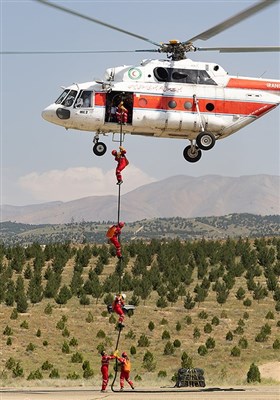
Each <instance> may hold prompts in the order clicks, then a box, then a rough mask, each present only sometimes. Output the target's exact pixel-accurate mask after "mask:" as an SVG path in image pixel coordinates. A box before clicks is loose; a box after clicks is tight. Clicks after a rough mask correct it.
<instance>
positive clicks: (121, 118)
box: [116, 101, 128, 124]
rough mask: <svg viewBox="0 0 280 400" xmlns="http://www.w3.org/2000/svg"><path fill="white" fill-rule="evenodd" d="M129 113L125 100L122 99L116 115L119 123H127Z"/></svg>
mask: <svg viewBox="0 0 280 400" xmlns="http://www.w3.org/2000/svg"><path fill="white" fill-rule="evenodd" d="M127 115H128V111H127V109H126V108H125V106H124V105H123V102H122V101H121V102H120V104H119V105H118V108H117V112H116V116H117V120H118V123H119V124H126V123H127Z"/></svg>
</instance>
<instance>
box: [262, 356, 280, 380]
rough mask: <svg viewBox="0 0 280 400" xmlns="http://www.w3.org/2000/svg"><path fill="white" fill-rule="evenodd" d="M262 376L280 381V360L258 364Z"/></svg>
mask: <svg viewBox="0 0 280 400" xmlns="http://www.w3.org/2000/svg"><path fill="white" fill-rule="evenodd" d="M259 370H260V373H261V377H262V378H266V379H273V380H275V381H279V382H280V361H279V362H270V363H266V364H264V365H261V366H259Z"/></svg>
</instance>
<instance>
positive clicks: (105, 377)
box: [100, 350, 116, 392]
mask: <svg viewBox="0 0 280 400" xmlns="http://www.w3.org/2000/svg"><path fill="white" fill-rule="evenodd" d="M100 354H101V374H102V388H101V392H105V391H106V388H107V385H108V381H109V362H110V360H113V359H115V358H116V356H115V355H111V356H109V355H108V354H107V353H106V351H105V350H102V351H101V353H100Z"/></svg>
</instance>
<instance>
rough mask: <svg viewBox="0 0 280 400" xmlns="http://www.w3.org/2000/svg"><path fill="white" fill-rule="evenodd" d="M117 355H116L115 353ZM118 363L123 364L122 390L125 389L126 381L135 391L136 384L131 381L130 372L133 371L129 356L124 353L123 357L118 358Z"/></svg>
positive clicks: (121, 375)
mask: <svg viewBox="0 0 280 400" xmlns="http://www.w3.org/2000/svg"><path fill="white" fill-rule="evenodd" d="M115 354H116V353H115ZM116 358H117V360H118V362H119V363H120V364H121V374H120V387H121V390H123V389H124V380H126V382H127V383H128V384H129V386H130V387H131V389H134V384H133V382H132V380H131V379H130V377H129V376H130V370H131V363H130V360H129V358H128V355H127V354H126V352H123V353H122V356H121V357H118V356H116Z"/></svg>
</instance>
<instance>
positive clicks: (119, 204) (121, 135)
mask: <svg viewBox="0 0 280 400" xmlns="http://www.w3.org/2000/svg"><path fill="white" fill-rule="evenodd" d="M122 126H123V124H122V122H121V124H120V140H119V144H120V146H122V144H123V140H124V134H123V131H122ZM120 216H121V185H119V192H118V219H117V222H118V224H119V222H120ZM119 242H120V238H119ZM119 263H120V273H119V293H121V291H122V259H120V260H119Z"/></svg>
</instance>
